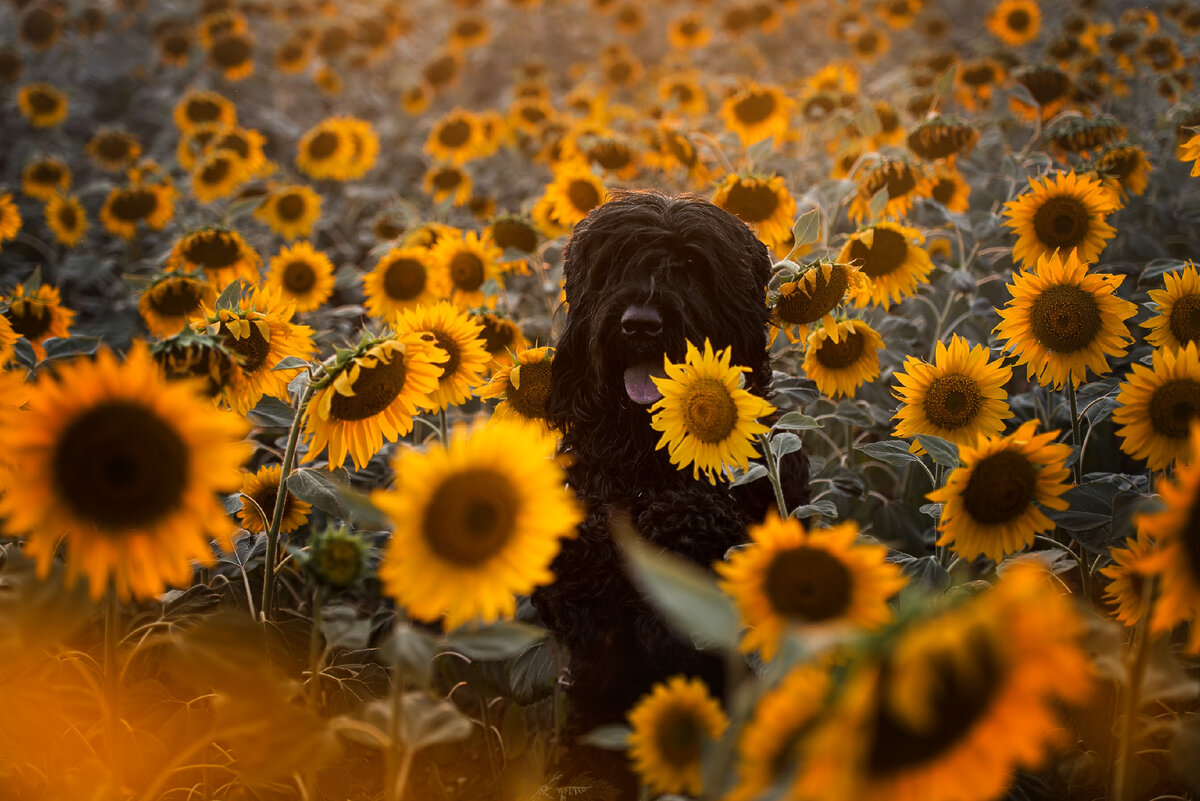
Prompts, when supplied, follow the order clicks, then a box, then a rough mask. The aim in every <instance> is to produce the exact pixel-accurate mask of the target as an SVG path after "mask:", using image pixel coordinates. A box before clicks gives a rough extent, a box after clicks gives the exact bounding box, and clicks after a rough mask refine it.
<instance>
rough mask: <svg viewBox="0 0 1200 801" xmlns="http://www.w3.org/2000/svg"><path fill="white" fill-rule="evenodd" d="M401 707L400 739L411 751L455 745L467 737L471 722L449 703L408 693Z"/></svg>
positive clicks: (469, 732)
mask: <svg viewBox="0 0 1200 801" xmlns="http://www.w3.org/2000/svg"><path fill="white" fill-rule="evenodd" d="M402 704H403V711H402V712H401V718H400V726H399V729H400V739H401V740H402V741H403V742H404V744H405V745H406V746H408V747H409V748H411V749H413V750H414V751H419V750H421V749H422V748H427V747H429V746H431V745H439V744H441V743H456V742H458V741H460V740H465V739H466V738H468V737H470V736H471V721H470V720H469V719H468V718H467V717H466V716H465V715H463V713H461V712H459V711H458V709H457V708H455V706H454V704H452V703H450V702H449V701H443V700H440V699H434V698H431V697H429V696H428V695H426V694H425V693H423V692H408V693H405V694H404V698H403V699H402Z"/></svg>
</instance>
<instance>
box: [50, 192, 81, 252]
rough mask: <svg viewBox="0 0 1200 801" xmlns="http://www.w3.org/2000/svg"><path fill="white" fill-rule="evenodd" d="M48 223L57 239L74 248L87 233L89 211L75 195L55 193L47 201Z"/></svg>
mask: <svg viewBox="0 0 1200 801" xmlns="http://www.w3.org/2000/svg"><path fill="white" fill-rule="evenodd" d="M46 225H48V226H49V227H50V230H51V231H52V232H53V233H54V238H55V239H57V240H58V241H59V242H61V243H62V244H63V245H65V246H66V247H69V248H73V247H75V246H76V245H78V244H79V242H80V241H81V240H82V239H83V235H84V234H85V233H87V229H88V221H87V212H85V211H84V210H83V204H82V203H80V202H79V198H77V197H75V196H74V195H55V196H54V197H52V198H50V200H49V201H48V202H47V203H46Z"/></svg>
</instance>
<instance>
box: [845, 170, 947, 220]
mask: <svg viewBox="0 0 1200 801" xmlns="http://www.w3.org/2000/svg"><path fill="white" fill-rule="evenodd" d="M929 188H930V187H929V177H928V176H927V175H926V174H925V172H924V170H922V169H921V168H920V167H918V166H917V165H916V164H913V163H911V162H910V161H908V160H907V159H905V158H883V159H880V160H879V161H877V162H875V163H874V164H872V165H871V166H869V167H867V168H866V169H865V170H863V171H862V173H861V174H860V175H859V176H858V187H857V190H856V191H855V193H854V199H853V200H852V201H851V202H850V216H851V218H852V219H854V220H855V221H856V222H861V221H862V220H864V219H867V218H868V217H872V215H873V214H874V212H873V210H872V204H871V201H872V200H873V199H874V198H875V196H876V195H878V194H879V193H881V192H886V194H887V202H886V203H885V204H884V206H883V208H882V209H881V210H880V211H879V212H878V216H879V217H880V218H891V219H900V218H901V217H904V216H905V215H906V214H908V212H909V210H910V209H911V208H912V206H913V203H914V202H915V201H916V199H917V198H918V197H927V196H928V195H929Z"/></svg>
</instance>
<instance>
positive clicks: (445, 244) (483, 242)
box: [429, 231, 504, 308]
mask: <svg viewBox="0 0 1200 801" xmlns="http://www.w3.org/2000/svg"><path fill="white" fill-rule="evenodd" d="M503 255H504V254H503V253H501V251H500V248H498V247H496V245H495V244H494V243H493V242H492V240H491V239H490V238H489V237H488V236H487V234H484V235H483V236H482V237H480V236H479V234H477V233H475V232H474V231H464V232H461V233H459V234H458V235H457V236H446V237H443V238H442V239H440V240H439V241H438V243H437V244H436V245H434V247H433V248H432V249H431V250H430V251H429V259H430V261H431V262H432V263H433V264H434V265H435V269H438V270H440V271H441V272H442V274H443V275H445V276H446V277H447V278H449V281H450V300H451V301H453V302H454V303H455V304H456V305H458V306H462V307H464V308H470V307H474V306H484V305H486V304H487V303H488V299H487V295H486V294H485V292H486V291H487V290H488V287H487V286H485V285H486V284H487V283H488V282H489V281H495V282H497V283H499V284H501V286H502V285H503V284H502V281H503V275H502V273H501V271H500V262H501V260H502V259H503Z"/></svg>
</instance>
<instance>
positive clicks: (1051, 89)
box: [1009, 64, 1072, 120]
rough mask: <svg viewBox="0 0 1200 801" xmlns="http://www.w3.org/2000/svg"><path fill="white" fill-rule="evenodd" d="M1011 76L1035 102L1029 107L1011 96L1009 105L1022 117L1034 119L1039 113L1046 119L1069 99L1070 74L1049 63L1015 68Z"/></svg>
mask: <svg viewBox="0 0 1200 801" xmlns="http://www.w3.org/2000/svg"><path fill="white" fill-rule="evenodd" d="M1013 77H1014V79H1015V80H1016V81H1017V82H1018V83H1019V84H1021V85H1022V86H1024V87H1025V88H1026V89H1027V90H1029V94H1030V96H1032V97H1033V100H1034V103H1036V105H1035V106H1032V107H1031V106H1029V105H1028V104H1026V103H1025V102H1024V101H1023V100H1020V99H1018V98H1017V97H1013V98H1012V99H1011V100H1010V101H1009V105H1010V107H1011V108H1012V109H1013V111H1015V112H1016V113H1017V114H1019V115H1021V116H1022V117H1026V118H1028V119H1034V118H1036V117H1038V116H1039V115H1040V116H1041V118H1042V119H1043V120H1048V119H1050V118H1052V117H1053V116H1054V115H1055V114H1057V113H1058V112H1059V111H1061V110H1062V109H1063V108H1064V107H1065V106H1066V105H1067V103H1068V102H1069V101H1070V99H1071V88H1072V82H1071V76H1070V75H1068V74H1067V73H1066V72H1064V71H1063V70H1060V69H1059V68H1058V67H1054V66H1051V65H1049V64H1037V65H1035V66H1030V67H1023V68H1021V69H1019V70H1017V71H1016V73H1014V75H1013Z"/></svg>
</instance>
